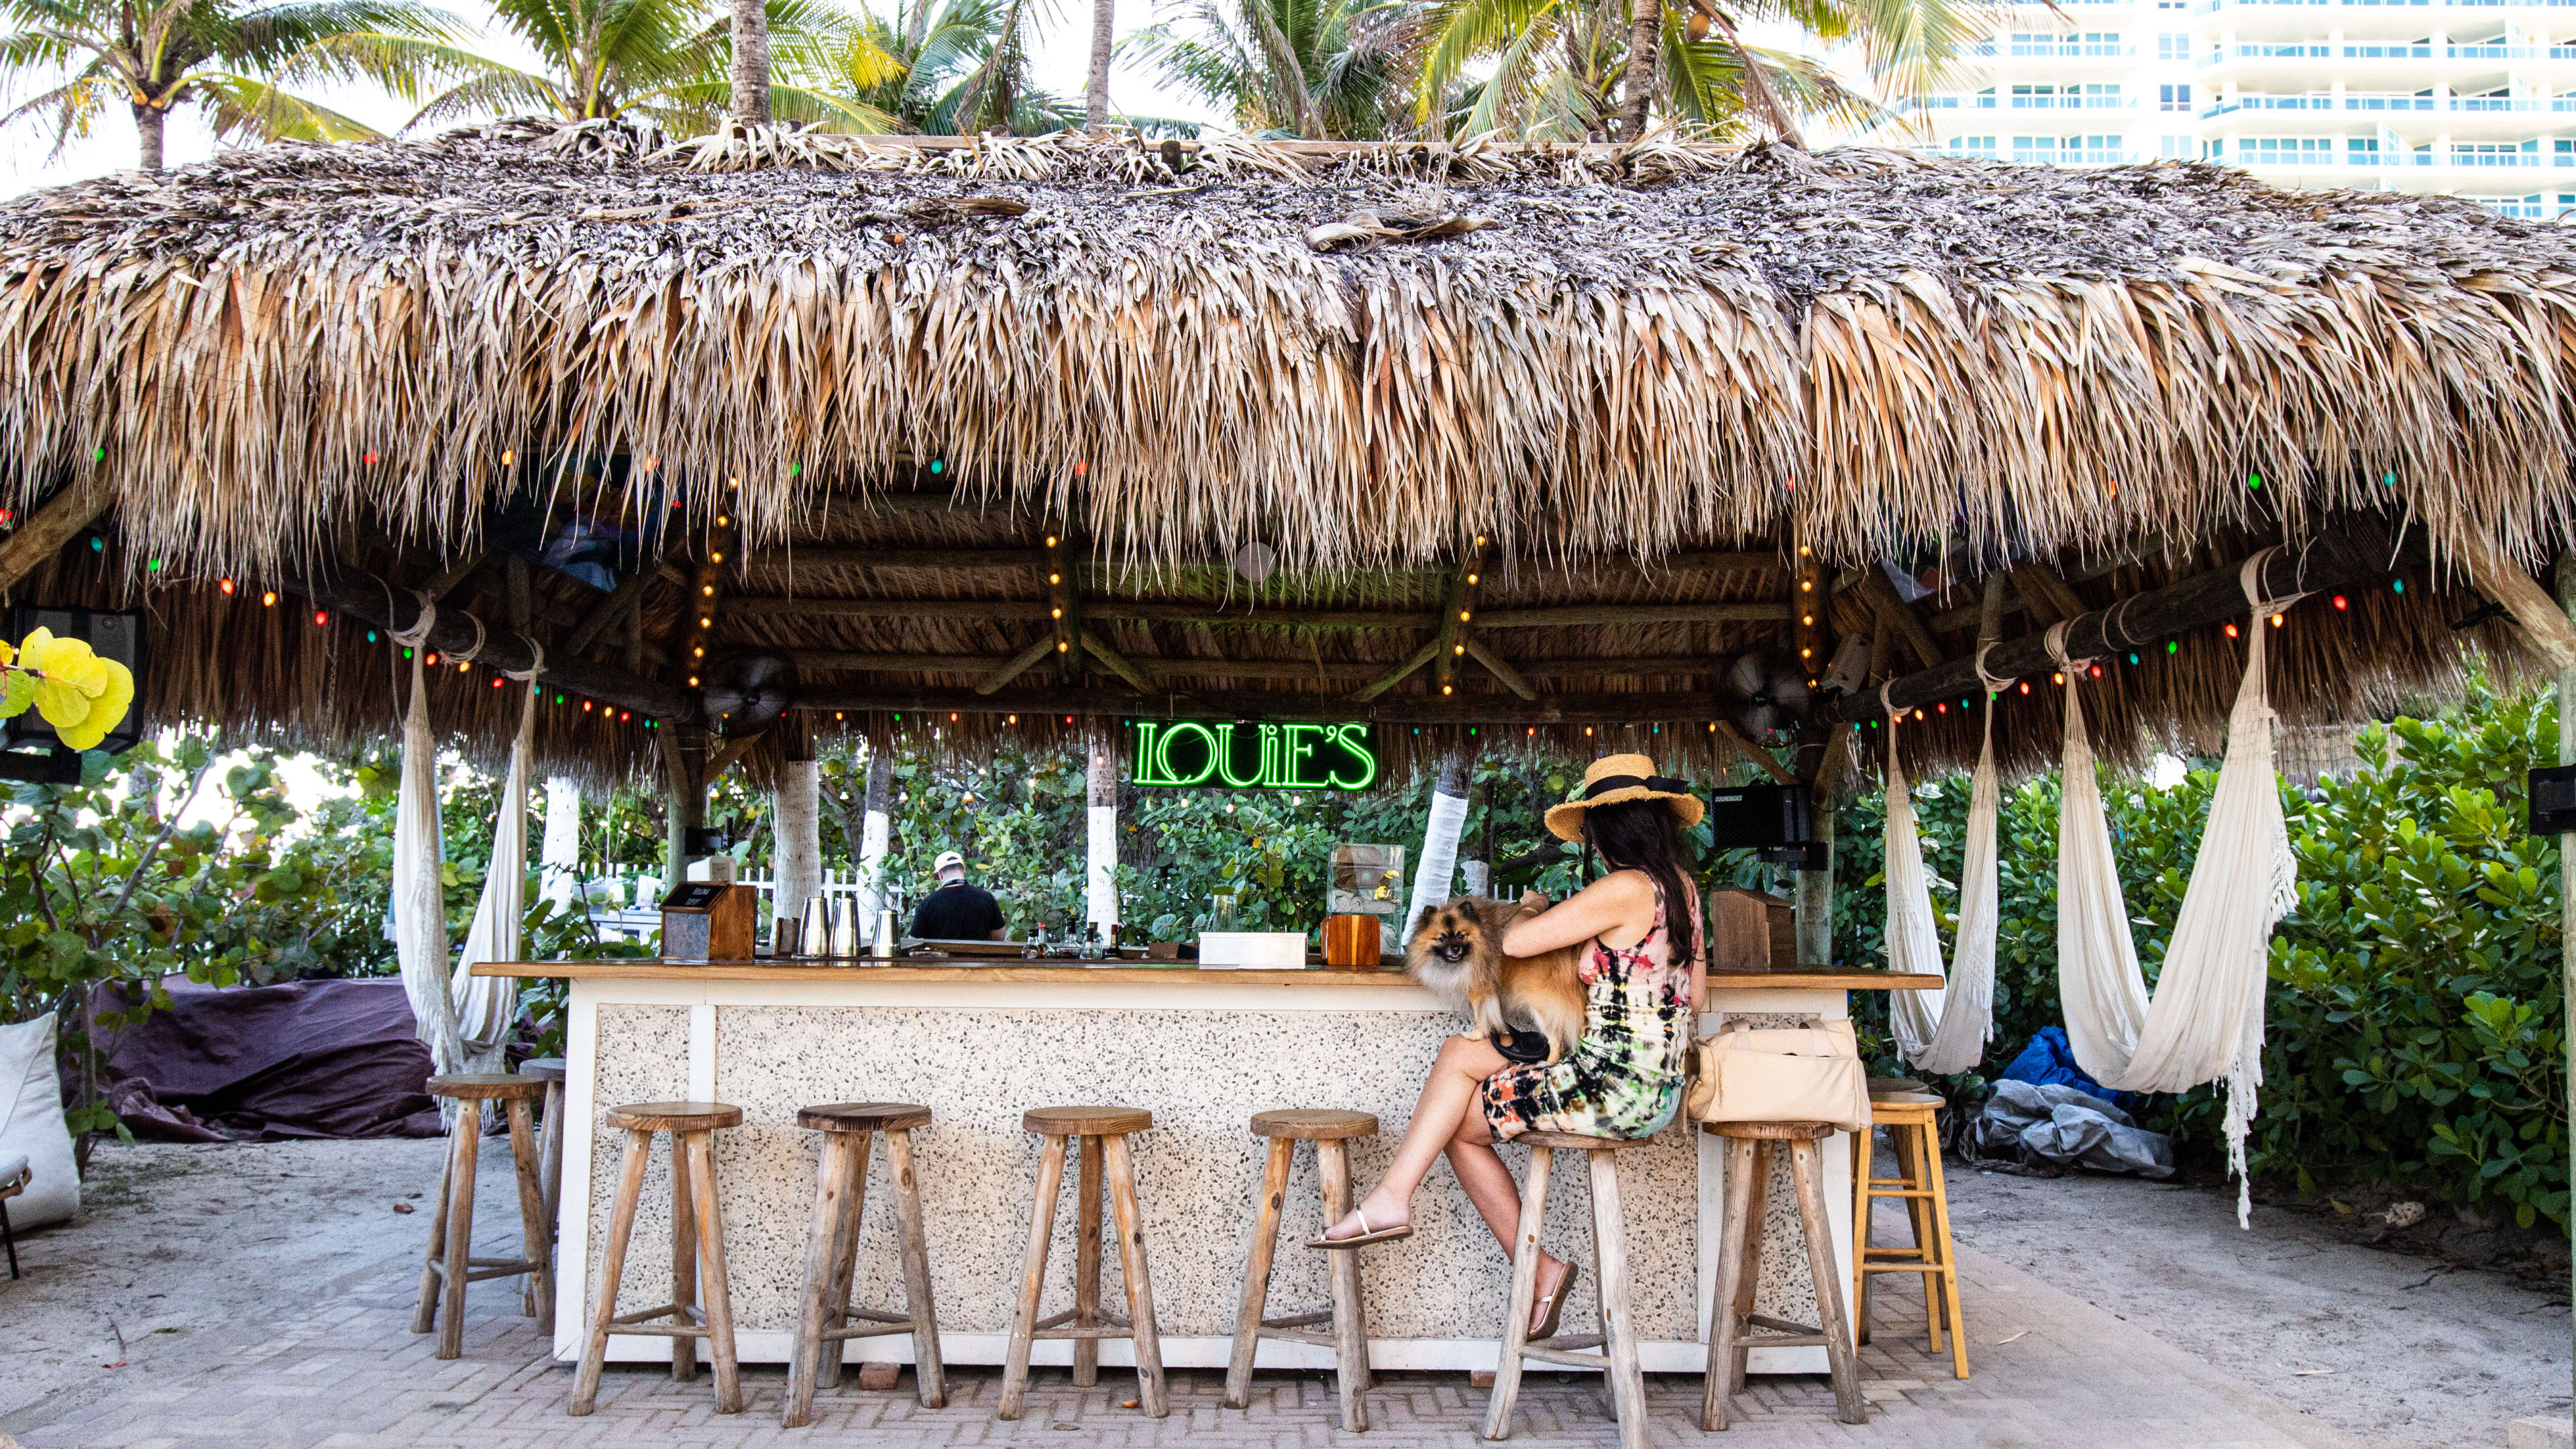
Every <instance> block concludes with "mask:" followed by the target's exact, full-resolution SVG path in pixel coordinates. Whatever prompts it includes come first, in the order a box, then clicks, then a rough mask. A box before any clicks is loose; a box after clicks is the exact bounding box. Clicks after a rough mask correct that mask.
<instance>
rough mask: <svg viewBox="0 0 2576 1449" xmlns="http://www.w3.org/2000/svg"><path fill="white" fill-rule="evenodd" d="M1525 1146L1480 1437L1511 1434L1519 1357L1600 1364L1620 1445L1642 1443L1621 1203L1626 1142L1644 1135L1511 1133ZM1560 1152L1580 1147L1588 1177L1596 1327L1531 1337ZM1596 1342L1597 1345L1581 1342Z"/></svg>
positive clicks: (1633, 1143) (1641, 1380)
mask: <svg viewBox="0 0 2576 1449" xmlns="http://www.w3.org/2000/svg"><path fill="white" fill-rule="evenodd" d="M1512 1140H1513V1141H1514V1142H1517V1143H1520V1144H1521V1145H1522V1146H1524V1147H1527V1148H1528V1149H1529V1150H1530V1162H1529V1176H1528V1177H1527V1178H1526V1179H1525V1180H1523V1182H1522V1183H1521V1227H1520V1238H1519V1241H1518V1242H1517V1243H1516V1244H1515V1245H1514V1247H1513V1249H1512V1302H1511V1307H1510V1308H1509V1309H1507V1310H1506V1311H1505V1313H1504V1317H1503V1349H1502V1356H1501V1357H1500V1358H1499V1359H1497V1360H1496V1361H1495V1363H1494V1397H1493V1400H1492V1401H1491V1402H1490V1403H1489V1404H1488V1405H1487V1406H1486V1408H1485V1437H1486V1438H1488V1439H1508V1438H1510V1437H1511V1436H1512V1406H1513V1404H1514V1403H1515V1402H1516V1401H1517V1400H1518V1399H1519V1398H1520V1392H1521V1361H1522V1360H1523V1359H1532V1358H1534V1359H1537V1360H1538V1361H1539V1362H1541V1363H1553V1364H1563V1365H1565V1366H1567V1367H1570V1368H1584V1369H1595V1368H1597V1369H1600V1370H1601V1371H1602V1373H1603V1375H1604V1377H1606V1378H1607V1379H1608V1380H1609V1388H1610V1407H1611V1411H1612V1412H1613V1413H1615V1414H1617V1415H1618V1417H1619V1444H1620V1449H1645V1443H1646V1379H1645V1375H1644V1374H1643V1372H1641V1371H1640V1370H1639V1368H1638V1366H1637V1332H1636V1324H1635V1321H1634V1320H1633V1319H1631V1318H1630V1316H1629V1313H1628V1220H1627V1217H1626V1215H1625V1214H1624V1213H1622V1212H1621V1211H1620V1209H1619V1162H1618V1157H1617V1155H1616V1154H1617V1153H1618V1151H1619V1149H1621V1148H1623V1147H1643V1146H1645V1145H1646V1144H1647V1143H1648V1142H1651V1141H1653V1140H1654V1139H1652V1138H1648V1137H1635V1138H1627V1137H1579V1136H1575V1135H1573V1134H1570V1133H1563V1132H1524V1133H1522V1134H1521V1135H1519V1136H1518V1137H1515V1138H1513V1139H1512ZM1558 1152H1580V1153H1582V1154H1583V1162H1584V1167H1585V1170H1586V1173H1587V1175H1588V1176H1589V1177H1590V1178H1591V1183H1592V1281H1593V1282H1594V1284H1595V1285H1596V1286H1597V1289H1598V1292H1599V1295H1600V1300H1601V1304H1600V1308H1601V1315H1600V1316H1601V1331H1600V1332H1599V1333H1560V1334H1557V1335H1556V1336H1555V1337H1553V1338H1544V1339H1536V1340H1533V1339H1532V1338H1531V1337H1530V1336H1529V1326H1530V1322H1529V1320H1530V1310H1531V1308H1532V1307H1534V1306H1535V1305H1536V1304H1537V1301H1538V1260H1539V1257H1540V1250H1539V1243H1538V1240H1539V1230H1540V1228H1541V1226H1542V1225H1543V1224H1544V1223H1545V1221H1546V1218H1547V1176H1548V1168H1549V1166H1550V1164H1551V1163H1552V1162H1553V1161H1554V1160H1555V1157H1556V1154H1557V1153H1558ZM1587 1348H1598V1349H1599V1350H1601V1351H1600V1352H1599V1353H1583V1352H1579V1351H1578V1350H1582V1349H1587Z"/></svg>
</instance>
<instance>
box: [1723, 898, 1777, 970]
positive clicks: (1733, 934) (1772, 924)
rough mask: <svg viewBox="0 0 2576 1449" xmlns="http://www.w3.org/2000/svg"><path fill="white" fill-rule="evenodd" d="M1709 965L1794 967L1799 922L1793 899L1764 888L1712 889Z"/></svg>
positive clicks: (1748, 968)
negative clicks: (1773, 893)
mask: <svg viewBox="0 0 2576 1449" xmlns="http://www.w3.org/2000/svg"><path fill="white" fill-rule="evenodd" d="M1708 925H1709V932H1708V969H1709V970H1711V971H1771V970H1788V969H1792V968H1793V967H1794V966H1795V964H1796V962H1797V959H1798V926H1797V919H1796V913H1795V912H1794V911H1793V910H1792V909H1791V906H1790V903H1789V902H1788V901H1785V900H1783V899H1781V898H1780V897H1778V896H1775V895H1767V894H1765V893H1763V892H1761V891H1748V890H1722V891H1711V892H1709V896H1708Z"/></svg>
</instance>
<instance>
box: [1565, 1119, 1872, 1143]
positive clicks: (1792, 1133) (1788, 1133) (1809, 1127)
mask: <svg viewBox="0 0 2576 1449" xmlns="http://www.w3.org/2000/svg"><path fill="white" fill-rule="evenodd" d="M1699 1130H1701V1131H1702V1132H1705V1133H1707V1134H1708V1135H1709V1136H1711V1137H1727V1138H1732V1139H1734V1140H1735V1141H1738V1142H1819V1141H1822V1140H1824V1139H1825V1138H1827V1137H1831V1136H1833V1135H1834V1134H1835V1133H1837V1132H1840V1131H1841V1130H1843V1129H1841V1128H1840V1127H1837V1126H1835V1125H1834V1124H1833V1123H1831V1122H1702V1123H1701V1124H1699ZM1529 1135H1530V1134H1528V1133H1523V1134H1522V1136H1523V1137H1524V1138H1526V1137H1528V1136H1529Z"/></svg>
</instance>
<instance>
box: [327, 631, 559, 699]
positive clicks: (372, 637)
mask: <svg viewBox="0 0 2576 1449" xmlns="http://www.w3.org/2000/svg"><path fill="white" fill-rule="evenodd" d="M367 642H368V643H370V644H373V643H375V642H376V631H375V630H373V629H369V630H368V631H367ZM558 702H560V701H558Z"/></svg>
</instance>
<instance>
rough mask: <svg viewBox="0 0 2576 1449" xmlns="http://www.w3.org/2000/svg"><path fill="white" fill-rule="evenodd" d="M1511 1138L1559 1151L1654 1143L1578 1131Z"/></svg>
mask: <svg viewBox="0 0 2576 1449" xmlns="http://www.w3.org/2000/svg"><path fill="white" fill-rule="evenodd" d="M1730 1125H1731V1124H1730ZM1511 1140H1512V1141H1514V1142H1517V1143H1519V1144H1520V1145H1522V1146H1523V1147H1552V1148H1554V1149H1556V1150H1557V1151H1559V1152H1616V1151H1618V1150H1619V1149H1621V1148H1623V1147H1651V1146H1653V1145H1654V1143H1655V1139H1654V1138H1652V1137H1586V1136H1584V1135H1583V1134H1581V1133H1579V1132H1524V1133H1522V1134H1521V1135H1519V1136H1518V1137H1515V1138H1513V1139H1511Z"/></svg>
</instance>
